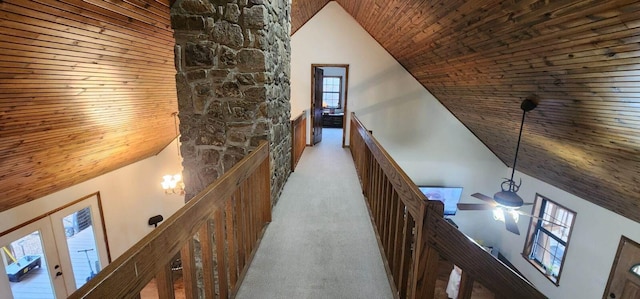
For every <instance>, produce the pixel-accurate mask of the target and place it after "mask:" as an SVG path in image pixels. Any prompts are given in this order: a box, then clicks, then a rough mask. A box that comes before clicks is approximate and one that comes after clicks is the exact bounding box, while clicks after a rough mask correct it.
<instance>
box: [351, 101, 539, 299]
mask: <svg viewBox="0 0 640 299" xmlns="http://www.w3.org/2000/svg"><path fill="white" fill-rule="evenodd" d="M350 138H351V139H350V140H351V141H350V149H351V154H352V156H353V159H354V162H355V166H356V169H357V172H358V176H359V177H360V183H361V185H362V190H363V193H364V195H365V198H366V201H367V205H368V208H369V212H370V214H371V220H372V223H373V225H374V227H375V228H376V233H377V236H378V242H379V245H380V250H381V253H382V255H383V257H384V258H385V267H386V269H387V273H388V276H389V278H390V282H391V285H392V286H393V288H394V292H395V293H396V295H397V297H399V298H434V294H435V289H436V280H437V276H438V268H439V265H441V264H442V263H441V261H443V260H446V261H448V262H449V263H453V264H455V265H457V266H458V267H459V268H461V269H462V279H461V282H460V289H459V295H458V298H470V297H471V290H472V288H473V283H474V281H477V282H479V283H481V284H482V285H483V286H485V287H486V288H488V289H489V290H491V291H492V292H493V293H494V294H495V295H496V298H546V297H545V296H544V295H543V294H542V293H540V292H539V291H538V290H536V289H535V288H534V287H533V286H532V285H531V284H530V283H528V282H527V281H526V280H525V279H524V278H522V277H521V276H519V275H518V274H517V273H515V272H514V271H512V270H511V269H509V268H507V267H506V266H505V265H504V264H502V263H501V262H500V261H498V260H497V259H495V258H494V257H493V256H492V255H491V254H489V253H487V252H486V251H484V250H483V249H482V248H481V247H480V246H478V244H476V243H475V242H473V241H472V240H471V239H469V238H468V237H467V236H466V235H464V234H463V233H462V232H460V231H459V230H458V229H456V228H455V227H454V226H452V225H451V224H449V223H448V222H447V221H446V220H445V219H444V218H443V205H442V203H441V202H439V201H428V200H427V198H426V197H425V196H424V195H423V194H422V193H421V192H420V191H419V190H418V188H417V186H416V185H415V184H414V183H413V182H412V181H411V179H409V177H408V176H407V175H406V174H405V173H404V171H402V169H400V167H399V166H398V165H397V164H396V163H395V161H394V160H393V159H392V158H391V157H390V156H389V154H388V153H387V152H386V151H385V150H384V149H383V148H382V146H380V144H379V143H378V142H377V141H376V140H375V138H373V136H372V134H371V132H369V131H368V130H367V129H366V128H365V127H364V126H363V125H362V123H361V122H360V121H359V120H358V119H357V118H356V116H355V114H353V113H352V115H351V130H350Z"/></svg>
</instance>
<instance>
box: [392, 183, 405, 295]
mask: <svg viewBox="0 0 640 299" xmlns="http://www.w3.org/2000/svg"><path fill="white" fill-rule="evenodd" d="M396 196H397V194H396ZM404 211H405V207H404V204H403V203H402V200H400V198H399V197H398V200H397V202H396V210H395V214H396V224H395V234H394V235H395V236H394V240H393V244H394V245H393V262H391V264H392V265H393V266H392V270H391V272H392V273H393V278H394V280H395V283H396V288H398V289H400V281H399V278H400V270H401V268H402V266H401V265H402V248H403V246H402V245H403V243H402V241H403V233H402V232H403V228H404V222H405V212H404Z"/></svg>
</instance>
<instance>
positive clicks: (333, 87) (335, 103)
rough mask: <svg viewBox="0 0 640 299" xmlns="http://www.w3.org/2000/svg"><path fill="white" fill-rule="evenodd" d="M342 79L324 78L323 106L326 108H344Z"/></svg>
mask: <svg viewBox="0 0 640 299" xmlns="http://www.w3.org/2000/svg"><path fill="white" fill-rule="evenodd" d="M341 91H342V77H333V76H325V77H323V78H322V106H323V107H324V108H335V109H340V108H342V103H341V102H342V101H341V97H340V94H341Z"/></svg>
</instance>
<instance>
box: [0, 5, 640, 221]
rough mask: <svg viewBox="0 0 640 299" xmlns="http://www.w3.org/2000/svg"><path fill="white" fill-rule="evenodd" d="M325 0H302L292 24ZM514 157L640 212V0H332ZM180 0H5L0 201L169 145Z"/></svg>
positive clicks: (0, 26) (605, 203) (572, 187)
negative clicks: (529, 107)
mask: <svg viewBox="0 0 640 299" xmlns="http://www.w3.org/2000/svg"><path fill="white" fill-rule="evenodd" d="M328 2H329V1H328V0H293V3H292V32H295V31H297V30H298V29H299V28H300V27H301V26H302V25H303V24H304V23H305V22H306V21H308V20H309V19H310V18H311V17H313V15H314V14H316V13H317V12H318V11H319V10H320V9H321V8H322V7H323V6H324V5H326V3H328ZM337 2H338V3H339V4H340V5H342V7H344V8H345V10H346V11H347V12H349V13H350V14H351V15H352V16H353V17H354V18H355V19H356V20H357V21H358V22H359V23H360V24H361V25H362V27H363V28H365V30H367V31H368V32H369V33H370V34H371V35H372V36H373V37H374V38H375V39H376V40H377V41H378V42H379V43H380V44H381V45H382V46H383V47H385V48H386V49H387V50H388V51H389V53H391V54H392V55H393V56H394V57H395V58H396V59H397V60H398V61H399V62H400V63H401V64H402V65H403V66H404V67H405V68H406V69H407V70H408V71H409V72H411V74H413V75H414V77H416V79H418V80H419V81H420V82H421V83H422V84H423V85H424V86H425V88H427V89H428V90H429V91H430V92H431V93H432V94H433V95H434V96H435V97H436V98H437V99H438V100H440V101H441V102H442V103H443V104H444V105H445V106H446V107H447V108H448V109H449V110H450V111H451V112H452V113H453V114H454V115H455V116H456V117H457V118H458V119H459V120H460V121H461V122H462V123H464V124H465V125H466V126H467V127H468V128H469V129H470V130H471V131H472V132H473V133H474V134H476V135H477V136H478V137H479V138H480V139H481V140H482V141H483V142H484V143H485V144H486V145H487V146H488V147H489V148H490V149H491V150H492V151H493V152H494V153H496V155H497V156H498V157H499V158H500V159H502V160H503V161H504V162H505V163H506V164H507V165H511V164H512V161H513V155H514V152H515V143H516V140H517V134H518V125H519V121H520V117H521V110H520V109H519V103H520V101H521V100H522V99H523V98H525V97H528V96H531V95H533V94H535V95H537V96H538V97H539V98H540V106H539V107H538V108H537V109H536V110H534V111H532V112H531V113H529V115H528V116H527V122H526V124H525V132H524V136H523V143H522V149H521V152H520V156H519V162H518V170H520V171H522V172H524V173H527V174H529V175H531V176H534V177H536V178H538V179H540V180H542V181H545V182H547V183H549V184H551V185H554V186H557V187H559V188H561V189H564V190H566V191H568V192H570V193H573V194H575V195H577V196H580V197H582V198H584V199H587V200H589V201H591V202H593V203H596V204H598V205H600V206H602V207H604V208H607V209H610V210H612V211H614V212H616V213H618V214H621V215H623V216H626V217H628V218H630V219H633V220H635V221H638V222H640V163H639V162H640V161H639V160H640V155H639V152H640V86H639V85H640V84H639V82H640V11H639V10H640V3H638V2H637V1H626V0H625V1H623V0H610V1H548V0H540V1H531V0H520V1H515V0H510V1H495V0H467V1H463V0H439V1H435V0H434V1H426V0H421V1H418V0H384V1H381V0H338V1H337ZM169 6H170V0H118V1H115V0H32V1H24V0H3V1H0V37H1V38H0V211H4V210H7V209H9V208H11V207H14V206H17V205H19V204H22V203H25V202H27V201H29V200H32V199H35V198H38V197H41V196H44V195H46V194H50V193H52V192H55V191H58V190H61V189H64V188H66V187H69V186H72V185H74V184H77V183H79V182H82V181H85V180H88V179H90V178H93V177H96V176H98V175H100V174H103V173H106V172H109V171H112V170H115V169H117V168H119V167H122V166H124V165H127V164H130V163H133V162H135V161H139V160H141V159H144V158H146V157H148V156H151V155H153V154H155V153H157V152H159V151H160V150H161V149H162V148H163V147H164V146H166V145H167V144H168V143H169V142H170V141H171V140H172V139H173V138H174V137H175V136H174V135H175V132H174V118H173V117H172V115H171V114H172V113H173V112H175V111H176V110H177V103H176V90H175V81H174V74H175V69H174V67H173V44H174V42H173V37H172V31H171V29H170V25H169V24H170V23H169Z"/></svg>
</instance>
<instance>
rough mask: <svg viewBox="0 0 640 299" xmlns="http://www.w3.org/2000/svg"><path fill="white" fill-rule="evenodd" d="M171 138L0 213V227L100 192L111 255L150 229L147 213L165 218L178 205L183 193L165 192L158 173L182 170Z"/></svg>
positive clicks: (180, 161) (29, 218)
mask: <svg viewBox="0 0 640 299" xmlns="http://www.w3.org/2000/svg"><path fill="white" fill-rule="evenodd" d="M176 142H177V141H176V140H174V141H173V142H172V143H171V144H170V145H169V146H167V147H166V148H165V149H164V150H163V151H162V152H161V153H159V154H158V155H156V156H153V157H150V158H147V159H145V160H143V161H140V162H137V163H134V164H131V165H128V166H125V167H123V168H120V169H117V170H115V171H112V172H109V173H107V174H104V175H102V176H99V177H97V178H94V179H91V180H89V181H86V182H83V183H80V184H77V185H75V186H72V187H70V188H67V189H64V190H61V191H59V192H56V193H53V194H50V195H47V196H45V197H42V198H38V199H36V200H33V201H31V202H28V203H26V204H23V205H21V206H18V207H15V208H13V209H10V210H7V211H4V212H1V213H0V231H5V230H7V229H9V228H12V227H14V226H16V225H18V224H21V223H24V222H26V221H29V220H31V219H33V218H35V217H38V216H40V215H43V214H45V213H47V212H49V211H51V210H53V209H56V208H58V207H60V206H63V205H65V204H67V203H69V202H72V201H75V200H77V199H80V198H82V197H84V196H86V195H89V194H92V193H95V192H100V197H101V199H102V206H103V212H104V218H105V219H104V222H105V224H106V230H107V239H108V241H109V249H110V251H111V257H112V259H114V260H115V258H117V257H118V256H120V255H121V254H122V253H124V251H126V250H127V249H129V248H130V247H131V246H132V245H133V244H135V243H136V242H137V241H139V240H140V239H141V238H142V237H144V236H145V235H146V234H148V233H149V232H151V230H153V226H149V225H148V224H147V221H148V220H149V217H151V216H154V215H157V214H161V215H162V216H163V217H164V218H165V219H167V218H168V217H169V216H170V215H171V214H173V213H174V212H175V211H176V210H177V209H179V208H180V207H181V206H183V205H184V196H180V195H165V194H164V191H163V190H162V187H161V185H160V182H161V181H162V176H163V175H164V174H175V173H181V172H182V159H181V158H179V157H178V153H177V151H178V150H177V146H176Z"/></svg>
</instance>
